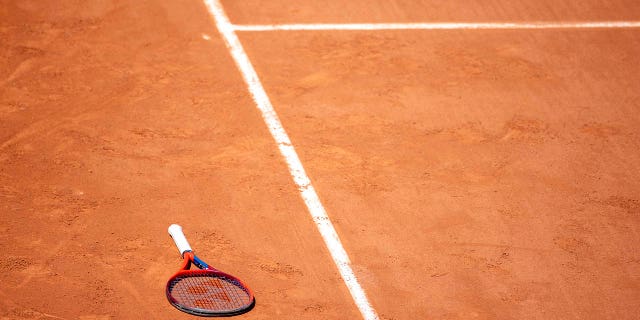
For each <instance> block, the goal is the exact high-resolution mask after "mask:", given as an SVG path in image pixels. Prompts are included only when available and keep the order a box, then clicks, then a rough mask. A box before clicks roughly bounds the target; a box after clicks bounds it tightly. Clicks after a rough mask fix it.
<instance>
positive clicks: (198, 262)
mask: <svg viewBox="0 0 640 320" xmlns="http://www.w3.org/2000/svg"><path fill="white" fill-rule="evenodd" d="M177 230H179V232H178V231H177ZM169 234H171V236H172V238H173V239H174V242H176V246H177V247H178V250H179V251H181V252H180V254H181V255H182V258H183V261H182V266H181V267H180V270H179V271H178V272H176V273H175V274H174V275H173V276H172V277H171V278H169V281H167V286H166V289H165V293H166V296H167V299H168V300H169V303H171V305H172V306H174V307H175V308H176V309H178V310H180V311H183V312H186V313H188V314H192V315H197V316H203V317H227V316H235V315H239V314H242V313H245V312H247V311H249V310H251V309H253V307H254V306H255V303H256V299H255V297H254V295H253V291H251V289H250V288H249V287H248V286H247V285H246V284H245V283H244V282H242V280H240V279H238V278H237V277H235V276H232V275H230V274H228V273H225V272H222V271H220V270H218V269H216V268H214V267H212V266H210V265H208V264H207V263H206V262H204V261H203V260H202V259H200V258H198V257H197V256H196V255H195V253H193V251H192V250H191V247H190V246H189V244H188V242H187V240H186V238H185V237H184V234H182V227H180V226H178V225H175V224H174V225H171V227H169ZM185 244H186V245H185ZM192 264H193V265H195V266H196V267H197V268H198V269H200V270H191V269H190V268H191V265H192ZM211 274H215V275H219V276H222V277H224V278H227V279H232V280H234V281H236V282H237V283H238V284H240V286H242V288H244V290H245V292H246V293H247V294H248V295H249V298H250V299H251V303H249V304H247V305H246V306H245V307H242V308H239V309H237V310H233V311H224V312H216V311H211V310H208V309H196V308H185V307H183V306H182V305H180V304H179V303H178V302H177V300H176V299H174V298H173V296H172V295H171V283H172V282H173V281H174V279H177V278H180V277H185V276H187V277H189V276H198V275H201V276H205V275H211Z"/></svg>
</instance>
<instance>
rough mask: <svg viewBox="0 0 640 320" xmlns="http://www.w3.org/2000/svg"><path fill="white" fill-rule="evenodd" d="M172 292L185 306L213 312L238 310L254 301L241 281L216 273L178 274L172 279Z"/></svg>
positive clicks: (175, 298)
mask: <svg viewBox="0 0 640 320" xmlns="http://www.w3.org/2000/svg"><path fill="white" fill-rule="evenodd" d="M169 293H170V295H171V297H173V299H174V300H175V302H176V303H177V304H179V305H180V306H182V307H184V308H188V309H194V310H204V311H207V310H208V311H211V312H229V311H234V310H239V309H243V308H246V307H248V306H249V305H250V304H251V303H252V302H253V301H252V299H251V294H250V293H249V292H248V290H247V289H246V288H244V286H243V285H242V284H241V283H240V282H239V281H238V280H236V279H233V278H230V277H225V276H224V275H221V274H217V273H216V274H206V275H203V274H197V275H182V276H178V277H176V278H174V279H173V280H171V282H170V284H169Z"/></svg>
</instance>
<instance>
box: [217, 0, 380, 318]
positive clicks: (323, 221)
mask: <svg viewBox="0 0 640 320" xmlns="http://www.w3.org/2000/svg"><path fill="white" fill-rule="evenodd" d="M204 3H205V5H206V6H207V9H208V10H209V12H210V13H211V15H212V16H213V18H214V20H215V23H216V26H217V27H218V31H219V32H220V34H221V35H222V38H223V39H224V41H225V43H226V45H227V48H228V49H229V51H230V53H231V56H232V57H233V60H234V61H235V63H236V65H237V66H238V68H239V69H240V72H241V73H242V77H243V78H244V81H245V82H246V83H247V86H248V87H249V92H250V93H251V96H252V97H253V100H254V101H255V103H256V106H257V107H258V109H260V111H261V112H262V118H263V119H264V121H265V123H266V124H267V127H268V128H269V131H270V132H271V135H272V136H273V139H275V141H276V143H277V145H278V148H279V149H280V153H281V154H282V156H283V157H284V159H285V161H286V162H287V165H288V166H289V172H290V173H291V176H292V177H293V180H294V182H295V183H296V185H297V186H298V190H300V195H301V196H302V199H303V200H304V203H305V204H306V205H307V208H308V210H309V213H310V214H311V217H312V218H313V221H314V222H315V224H316V226H317V227H318V231H320V234H321V235H322V238H323V239H324V242H325V244H326V246H327V248H328V249H329V252H330V253H331V257H332V258H333V261H334V262H335V264H336V266H337V267H338V270H339V271H340V275H341V276H342V279H343V280H344V282H345V284H346V285H347V288H348V289H349V292H350V293H351V297H353V300H354V301H355V303H356V306H357V307H358V309H359V310H360V313H361V314H362V316H363V317H364V319H365V320H378V319H379V318H378V315H377V313H376V311H375V310H374V309H373V307H372V306H371V304H370V303H369V300H368V299H367V296H366V294H365V292H364V290H363V289H362V287H361V286H360V283H359V282H358V279H357V278H356V276H355V274H354V273H353V270H352V269H351V261H350V260H349V256H348V255H347V252H346V251H345V250H344V247H343V246H342V243H341V242H340V238H338V233H337V232H336V230H335V228H334V227H333V224H332V223H331V220H329V217H328V216H327V212H326V210H325V209H324V207H323V206H322V203H320V199H319V198H318V194H317V193H316V191H315V189H314V188H313V186H312V185H311V180H310V179H309V177H308V176H307V174H306V172H305V170H304V168H303V167H302V163H301V162H300V159H299V158H298V154H297V153H296V151H295V150H294V148H293V146H292V145H291V140H290V139H289V136H288V135H287V133H286V132H285V130H284V128H283V127H282V123H280V120H279V119H278V115H277V114H276V112H275V110H274V109H273V105H271V101H270V100H269V97H268V96H267V93H266V92H265V90H264V88H263V87H262V83H260V79H259V78H258V74H257V73H256V71H255V69H254V68H253V65H252V64H251V61H250V60H249V57H248V56H247V54H246V52H245V51H244V48H243V47H242V44H241V43H240V40H239V39H238V36H237V35H236V33H235V31H234V29H233V25H232V24H231V22H230V21H229V18H228V17H227V15H226V13H225V12H224V10H223V8H222V5H221V4H220V2H219V0H204Z"/></svg>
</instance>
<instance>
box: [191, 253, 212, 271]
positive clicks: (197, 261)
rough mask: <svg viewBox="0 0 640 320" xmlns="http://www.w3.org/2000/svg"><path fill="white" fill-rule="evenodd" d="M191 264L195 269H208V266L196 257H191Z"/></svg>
mask: <svg viewBox="0 0 640 320" xmlns="http://www.w3.org/2000/svg"><path fill="white" fill-rule="evenodd" d="M193 264H195V265H196V267H198V268H200V269H209V265H208V264H206V263H205V262H204V261H202V260H200V258H198V257H196V256H195V255H194V256H193Z"/></svg>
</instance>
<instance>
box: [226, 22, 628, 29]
mask: <svg viewBox="0 0 640 320" xmlns="http://www.w3.org/2000/svg"><path fill="white" fill-rule="evenodd" d="M231 27H232V28H233V30H235V31H322V30H412V29H413V30H458V29H469V30H474V29H598V28H601V29H606V28H640V21H600V22H529V23H527V22H523V23H518V22H483V23H455V22H442V23H437V22H434V23H310V24H264V25H260V24H257V25H232V26H231Z"/></svg>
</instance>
